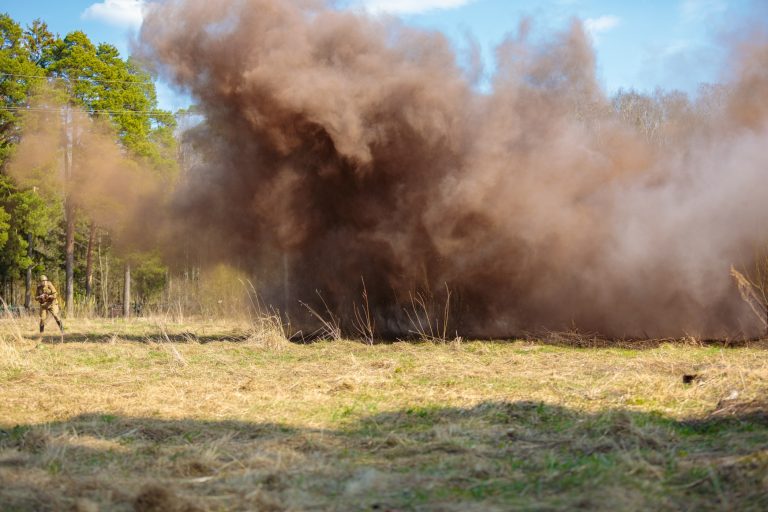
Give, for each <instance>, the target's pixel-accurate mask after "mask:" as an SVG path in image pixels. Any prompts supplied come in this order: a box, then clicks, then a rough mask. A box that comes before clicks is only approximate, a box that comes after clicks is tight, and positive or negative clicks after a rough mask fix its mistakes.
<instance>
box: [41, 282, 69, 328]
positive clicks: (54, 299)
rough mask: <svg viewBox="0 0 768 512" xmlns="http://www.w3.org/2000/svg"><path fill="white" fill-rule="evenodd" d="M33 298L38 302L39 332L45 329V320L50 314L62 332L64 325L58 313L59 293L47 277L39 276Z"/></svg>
mask: <svg viewBox="0 0 768 512" xmlns="http://www.w3.org/2000/svg"><path fill="white" fill-rule="evenodd" d="M35 298H36V299H37V302H39V303H40V332H43V331H44V330H45V322H46V320H48V315H49V314H50V315H51V316H52V317H53V319H54V320H56V323H57V324H58V325H59V329H61V332H64V325H63V324H62V323H61V315H60V313H59V293H58V292H57V291H56V287H55V286H53V283H51V282H50V281H49V280H48V278H47V277H45V276H41V277H40V284H38V285H37V291H36V292H35Z"/></svg>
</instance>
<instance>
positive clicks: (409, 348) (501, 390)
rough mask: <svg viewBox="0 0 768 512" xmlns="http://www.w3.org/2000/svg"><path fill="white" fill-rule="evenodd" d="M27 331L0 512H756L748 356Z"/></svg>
mask: <svg viewBox="0 0 768 512" xmlns="http://www.w3.org/2000/svg"><path fill="white" fill-rule="evenodd" d="M34 329H35V322H34V320H33V319H21V320H18V319H17V320H7V319H6V320H3V321H2V322H1V323H0V510H2V511H22V510H23V511H26V510H35V511H37V510H57V511H58V510H76V511H85V512H91V511H96V510H137V511H161V510H162V511H193V510H265V511H282V510H338V511H348V510H378V511H385V510H389V511H396V510H456V511H459V510H461V511H465V510H478V511H481V510H482V511H493V510H542V511H543V510H574V509H585V510H697V511H698V510H742V511H743V510H755V511H757V510H767V509H768V345H766V344H765V343H755V344H752V345H751V346H746V347H740V348H724V347H721V346H715V345H710V346H703V345H700V344H697V343H696V342H695V341H692V340H689V341H687V342H678V343H659V344H653V345H646V346H644V347H638V348H632V347H631V346H629V347H624V348H574V347H568V346H565V345H564V344H561V345H559V346H558V345H557V344H553V343H545V342H537V343H535V342H530V341H508V342H461V341H459V340H456V341H454V342H451V343H411V342H398V343H392V344H381V345H375V346H368V345H365V344H363V343H360V342H355V341H335V342H317V343H314V344H308V345H298V344H292V343H289V342H288V341H286V340H285V339H283V338H281V337H280V335H279V333H277V332H271V331H270V332H262V331H260V330H254V329H253V328H251V327H250V326H249V325H247V324H241V323H237V322H204V321H191V322H186V323H185V324H183V325H181V324H173V323H168V322H163V321H156V320H135V321H131V322H123V321H106V320H101V321H95V320H94V321H89V320H81V321H72V322H70V325H69V330H68V333H67V335H66V337H65V338H64V339H63V340H62V339H61V338H59V337H58V336H56V335H53V334H51V335H47V336H45V337H43V338H39V337H37V336H36V335H35V334H34ZM684 375H689V376H691V377H690V379H691V382H690V383H688V384H686V383H684V382H683V377H684Z"/></svg>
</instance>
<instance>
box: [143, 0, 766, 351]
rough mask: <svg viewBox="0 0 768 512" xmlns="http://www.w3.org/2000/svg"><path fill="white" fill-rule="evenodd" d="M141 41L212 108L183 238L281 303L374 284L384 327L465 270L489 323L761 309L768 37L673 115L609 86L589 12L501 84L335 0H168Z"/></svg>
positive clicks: (596, 321) (669, 317)
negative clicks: (241, 264)
mask: <svg viewBox="0 0 768 512" xmlns="http://www.w3.org/2000/svg"><path fill="white" fill-rule="evenodd" d="M138 49H139V51H140V53H141V54H142V55H143V57H144V58H145V59H147V60H148V61H149V62H151V63H153V64H154V65H155V66H156V67H157V69H158V70H159V71H160V72H161V73H162V74H163V76H164V77H166V78H167V79H168V80H169V81H171V82H172V83H174V84H176V85H177V86H178V87H179V88H182V89H184V90H186V91H188V92H190V93H191V94H192V96H193V97H194V98H195V99H196V101H197V102H198V103H199V108H200V112H201V113H202V115H203V116H204V121H203V122H202V123H201V124H200V125H199V126H197V127H196V128H195V129H194V130H192V131H191V132H190V133H189V134H188V135H189V137H191V138H192V139H193V140H194V141H195V144H196V147H197V149H198V151H199V153H200V155H201V156H202V162H201V163H200V165H198V166H197V168H195V169H193V170H192V171H190V175H189V176H187V179H186V183H185V186H184V187H183V189H182V190H181V191H180V192H179V194H178V195H177V197H176V200H175V206H174V208H175V215H176V216H177V218H179V219H183V221H184V223H185V224H186V225H188V226H193V227H194V235H193V234H192V231H191V230H190V231H187V232H186V233H185V236H195V237H196V238H195V239H196V240H199V241H200V242H199V243H200V244H202V243H203V242H202V241H205V247H206V248H207V249H206V252H207V253H208V255H209V256H211V257H212V258H217V259H225V260H227V259H228V260H230V261H246V262H248V265H250V267H251V268H253V269H259V280H258V283H259V287H260V289H261V290H262V292H264V293H265V296H266V299H267V300H268V301H270V302H271V303H274V304H278V305H281V306H282V307H284V308H288V309H289V310H291V309H292V308H295V307H297V305H298V303H299V301H306V302H308V303H317V301H318V300H319V299H318V295H317V294H316V292H318V293H319V294H320V295H322V297H323V299H324V300H325V301H326V302H327V305H328V308H329V309H330V310H332V311H336V312H339V313H340V315H341V316H342V318H348V317H349V316H350V315H349V314H348V312H349V311H351V309H350V308H351V307H352V305H353V304H355V303H356V302H358V301H359V300H360V297H361V295H362V289H361V288H362V286H363V283H364V285H365V287H366V290H367V296H368V300H369V301H370V306H371V309H372V311H373V315H374V316H375V317H376V319H377V326H378V329H379V330H380V331H381V334H385V335H386V334H388V333H389V334H398V333H403V332H407V330H408V327H407V318H405V315H403V307H404V306H406V305H407V304H408V303H409V297H411V296H412V295H411V294H413V293H424V294H425V296H430V297H435V298H436V299H438V300H439V299H440V290H445V289H446V288H447V289H448V290H450V291H451V294H452V304H451V308H452V311H451V316H450V318H451V322H452V325H451V333H453V331H454V330H455V331H458V332H460V333H462V334H466V335H473V336H505V335H511V334H515V333H519V332H521V331H525V330H535V329H540V328H547V329H564V328H569V327H571V326H576V327H578V328H580V329H583V330H593V331H599V332H601V333H603V334H607V335H613V336H643V335H647V336H676V335H681V334H683V333H689V334H698V335H707V336H722V335H733V334H735V333H751V332H754V330H755V329H756V328H757V325H758V323H757V322H756V321H755V320H754V319H753V318H752V317H751V316H750V315H751V313H750V312H749V311H748V308H746V307H745V305H744V304H743V303H742V302H741V300H740V299H739V296H738V293H737V291H736V289H735V287H734V285H733V283H732V282H731V281H730V276H729V269H730V267H731V265H733V264H744V263H748V262H749V261H750V258H752V257H754V251H755V249H756V248H757V247H759V246H760V245H761V244H762V243H763V241H764V239H765V236H764V234H763V233H762V231H761V229H762V228H761V226H763V225H764V224H765V221H766V219H768V201H767V200H766V199H768V197H767V196H768V191H767V190H768V189H766V187H764V186H762V179H763V177H764V176H765V172H766V170H768V153H766V152H765V150H764V145H765V140H766V137H767V136H768V125H767V124H766V120H767V118H768V101H766V98H768V71H766V70H768V46H767V45H765V44H752V45H742V46H741V47H739V48H738V51H737V52H736V54H735V56H734V63H735V64H734V66H733V70H732V75H731V76H730V77H729V83H728V84H727V85H726V86H723V87H712V88H711V90H710V91H709V92H706V91H705V92H703V93H702V94H701V97H700V98H699V99H698V100H697V102H695V103H691V102H689V101H688V100H687V99H686V98H681V97H680V95H677V94H673V93H670V94H666V95H665V94H662V95H661V96H660V97H659V99H660V102H659V104H660V105H662V106H663V109H662V111H661V114H660V117H659V118H658V119H657V120H656V121H654V120H653V119H650V120H649V119H648V116H649V115H650V114H651V112H650V111H649V110H647V109H645V110H644V109H643V108H642V105H640V104H639V103H637V102H635V103H632V102H633V101H634V100H633V97H632V95H625V96H623V97H622V98H619V99H618V100H617V101H619V100H621V101H626V102H628V103H627V104H626V105H617V104H616V103H615V102H614V103H613V104H612V103H611V100H609V99H608V98H606V96H605V94H604V93H603V92H602V91H601V89H600V87H599V85H598V84H597V81H596V78H595V60H594V54H593V51H592V49H591V45H590V41H589V38H588V37H587V36H586V35H585V32H584V30H583V28H582V26H581V24H580V23H579V22H574V23H573V25H572V26H571V28H570V29H569V30H568V31H566V32H565V33H563V34H560V35H558V36H554V37H553V38H551V40H550V41H549V42H547V43H544V44H535V43H533V42H531V38H530V37H529V30H528V27H527V25H526V24H525V23H523V24H522V25H521V27H520V28H519V29H518V31H517V33H516V34H515V35H513V36H510V37H509V38H508V39H507V40H506V41H505V42H504V43H503V44H502V45H500V46H499V48H498V49H497V65H496V71H495V74H494V77H493V79H492V86H491V92H490V93H480V92H477V91H476V89H475V88H474V87H473V84H472V80H471V79H470V77H468V76H467V73H466V72H465V71H463V70H462V68H461V67H460V66H459V65H458V64H457V57H456V55H455V53H454V51H453V50H452V48H451V45H450V44H449V42H448V41H447V39H446V38H445V37H444V36H443V35H441V34H439V33H433V32H426V31H422V30H416V29H413V28H409V27H407V26H404V25H403V24H401V23H399V22H398V21H396V20H394V19H391V18H380V17H376V18H374V17H368V16H366V15H363V14H360V13H353V12H347V11H340V10H337V9H334V8H331V7H328V6H327V5H325V4H324V3H320V2H310V1H277V0H237V1H236V0H222V1H219V2H210V1H207V0H169V1H166V2H164V3H162V4H160V5H157V6H154V7H153V9H152V10H151V11H150V12H149V14H148V16H147V17H146V19H145V22H144V25H143V27H142V30H141V36H140V42H139V48H138ZM361 278H362V279H361ZM313 301H314V302H313ZM345 311H346V312H347V314H345V313H344V312H345Z"/></svg>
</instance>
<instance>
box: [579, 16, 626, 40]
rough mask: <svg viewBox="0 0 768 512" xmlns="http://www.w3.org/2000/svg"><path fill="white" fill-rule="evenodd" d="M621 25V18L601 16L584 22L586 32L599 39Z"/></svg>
mask: <svg viewBox="0 0 768 512" xmlns="http://www.w3.org/2000/svg"><path fill="white" fill-rule="evenodd" d="M620 24H621V18H619V17H618V16H612V15H607V16H600V17H599V18H587V19H586V20H584V30H586V31H587V33H588V34H589V35H591V36H592V37H597V36H598V35H599V34H602V33H603V32H608V31H609V30H613V29H614V28H616V27H618V26H619V25H620Z"/></svg>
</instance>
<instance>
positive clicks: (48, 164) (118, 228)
mask: <svg viewBox="0 0 768 512" xmlns="http://www.w3.org/2000/svg"><path fill="white" fill-rule="evenodd" d="M22 123H23V128H24V131H23V137H22V138H21V142H20V143H19V145H18V146H17V147H16V149H15V152H14V155H13V158H12V160H11V162H10V165H9V169H8V170H9V174H10V175H11V176H13V177H14V178H15V179H16V180H17V181H18V182H19V183H20V184H21V185H22V186H26V187H36V188H37V189H38V190H39V191H40V193H41V194H43V196H44V197H48V198H50V199H51V200H63V199H64V198H65V197H67V198H69V199H70V200H71V201H72V203H73V204H74V206H75V207H76V209H77V210H78V211H79V212H81V213H84V214H85V215H86V217H87V219H88V220H89V221H93V222H95V223H96V224H97V225H98V226H100V227H102V228H106V229H109V230H110V231H111V232H112V233H113V234H114V235H115V236H116V237H117V238H116V239H117V241H118V243H119V244H121V245H123V246H130V247H131V248H132V249H135V248H143V247H147V246H148V245H150V244H152V243H153V242H156V241H157V239H156V238H154V237H149V236H147V229H146V226H147V219H148V218H151V217H152V215H153V213H154V214H158V215H162V214H163V211H164V210H162V204H163V201H162V199H161V198H162V196H163V195H162V187H163V185H167V184H164V183H162V180H161V179H160V178H159V176H158V175H157V173H153V172H152V171H151V170H150V169H149V168H148V166H145V165H142V164H141V162H139V161H137V160H136V159H134V158H132V157H131V156H130V155H129V154H128V153H127V152H126V151H125V149H123V148H122V147H121V146H120V145H119V144H118V143H117V135H116V134H115V132H114V130H113V129H112V127H111V126H109V124H108V122H107V121H106V120H103V119H94V118H92V117H91V116H89V114H88V113H87V112H85V111H83V110H81V109H79V108H76V107H70V108H67V107H66V106H65V105H64V104H63V103H62V102H61V101H58V99H57V95H56V94H54V93H53V92H51V91H42V92H40V93H39V94H38V95H36V96H35V97H33V98H31V101H30V108H29V109H28V110H26V111H25V112H24V113H23V121H22ZM66 161H68V162H69V165H67V163H66Z"/></svg>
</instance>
